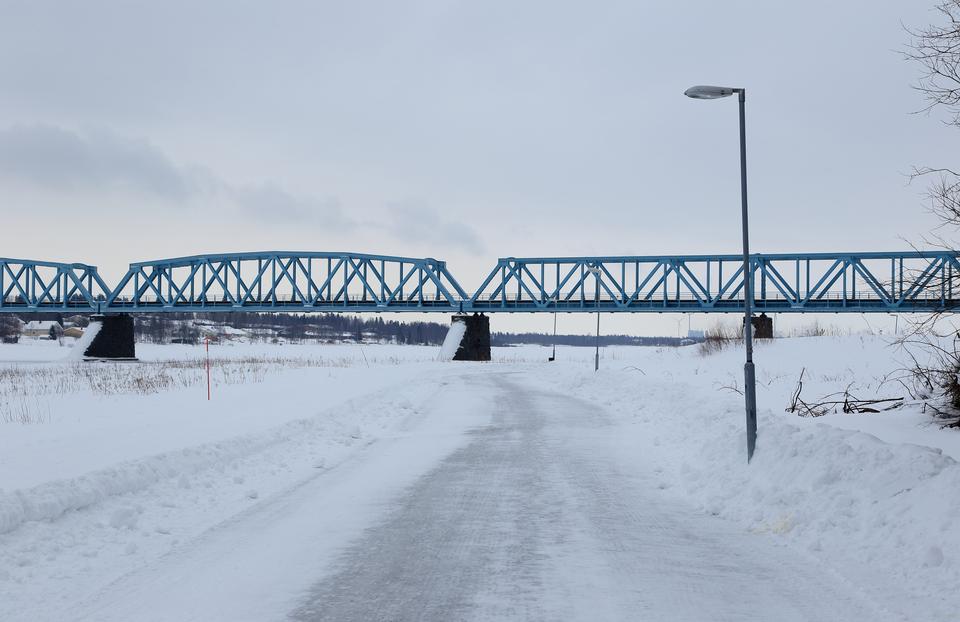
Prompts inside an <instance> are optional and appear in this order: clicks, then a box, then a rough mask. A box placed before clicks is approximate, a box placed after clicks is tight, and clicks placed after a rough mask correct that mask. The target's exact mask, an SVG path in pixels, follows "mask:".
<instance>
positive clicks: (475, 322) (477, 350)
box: [451, 313, 490, 361]
mask: <svg viewBox="0 0 960 622" xmlns="http://www.w3.org/2000/svg"><path fill="white" fill-rule="evenodd" d="M451 322H452V323H456V322H463V323H464V324H466V326H467V330H466V331H465V332H464V333H463V338H462V339H461V340H460V347H459V348H457V353H456V354H454V355H453V360H455V361H489V360H490V318H489V317H488V316H486V315H481V314H478V313H474V314H473V315H454V316H453V318H452V319H451Z"/></svg>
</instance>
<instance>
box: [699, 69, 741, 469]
mask: <svg viewBox="0 0 960 622" xmlns="http://www.w3.org/2000/svg"><path fill="white" fill-rule="evenodd" d="M734 93H736V94H737V96H738V99H739V100H740V202H741V206H742V209H741V212H742V213H741V216H742V220H743V225H742V228H743V307H744V309H743V340H744V343H745V345H746V350H747V361H746V363H745V364H744V366H743V395H744V400H745V401H746V407H747V462H748V463H749V462H750V459H751V458H753V450H754V449H755V448H756V445H757V380H756V375H755V372H754V368H753V323H752V321H751V319H752V317H751V316H752V310H751V308H750V307H751V305H752V304H753V287H752V282H753V275H752V274H751V273H750V235H749V233H748V227H747V224H748V222H747V130H746V112H745V103H746V99H747V91H746V89H742V88H731V87H726V86H692V87H690V88H688V89H687V90H686V91H684V93H683V94H684V95H686V96H687V97H692V98H693V99H719V98H721V97H729V96H731V95H733V94H734Z"/></svg>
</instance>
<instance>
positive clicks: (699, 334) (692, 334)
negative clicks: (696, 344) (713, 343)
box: [687, 329, 707, 341]
mask: <svg viewBox="0 0 960 622" xmlns="http://www.w3.org/2000/svg"><path fill="white" fill-rule="evenodd" d="M706 336H707V335H706V331H703V330H693V329H690V330H688V331H687V339H697V340H700V341H703V339H704V337H706Z"/></svg>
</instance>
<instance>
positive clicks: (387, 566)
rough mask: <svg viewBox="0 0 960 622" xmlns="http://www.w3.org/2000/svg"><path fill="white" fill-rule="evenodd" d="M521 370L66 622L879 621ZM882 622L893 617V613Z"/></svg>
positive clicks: (454, 401)
mask: <svg viewBox="0 0 960 622" xmlns="http://www.w3.org/2000/svg"><path fill="white" fill-rule="evenodd" d="M527 373H529V372H526V371H515V372H508V371H498V372H496V373H475V374H466V375H461V376H457V377H451V378H449V379H447V380H441V381H438V384H440V385H441V386H440V390H439V392H438V393H437V394H435V395H433V396H432V397H431V398H430V401H429V405H428V406H425V407H423V408H421V409H419V412H420V413H421V414H420V415H418V416H416V417H411V418H409V419H408V420H407V421H405V423H404V424H403V426H401V428H400V429H398V431H397V433H396V434H394V435H392V436H389V437H386V438H382V439H381V440H378V441H376V442H373V443H371V444H370V445H368V446H367V447H365V448H364V449H363V450H361V451H359V452H357V453H356V454H355V455H353V456H352V457H351V458H349V459H348V460H347V461H346V462H344V463H342V464H340V465H339V466H337V467H336V468H334V469H330V470H328V471H320V472H318V473H317V474H316V475H315V476H312V477H309V478H307V479H305V480H303V481H300V482H298V483H297V484H296V485H294V486H291V487H290V488H289V489H287V490H284V491H282V492H281V493H278V494H275V495H273V496H271V497H265V498H263V499H261V500H260V501H259V502H258V503H257V504H256V505H254V506H252V507H250V508H248V509H247V510H245V511H243V512H241V513H240V514H238V515H236V516H234V517H232V518H231V519H229V520H228V521H225V522H224V523H222V524H220V525H218V526H216V527H215V528H213V529H210V530H208V531H206V532H205V533H203V534H202V535H201V536H199V537H197V538H195V539H192V540H189V541H185V542H183V543H181V544H180V545H179V546H178V547H177V548H176V549H175V550H174V551H173V552H171V553H170V554H168V555H166V556H164V557H163V558H161V559H159V560H158V561H156V562H154V563H151V564H149V565H148V566H146V567H144V568H141V569H139V570H136V571H134V572H131V573H128V574H127V575H125V576H124V577H122V578H120V579H119V580H117V581H116V582H114V583H113V584H112V585H110V586H109V587H108V588H106V589H105V590H102V591H100V592H98V593H96V594H94V595H93V596H91V597H90V598H88V599H87V600H86V602H85V603H84V604H83V605H82V606H81V607H80V608H79V609H76V610H74V613H75V614H76V616H77V618H78V619H83V620H270V619H276V620H282V619H294V620H299V621H313V620H336V621H351V620H357V621H368V620H488V619H515V620H771V619H776V620H884V619H888V618H887V617H885V615H886V614H884V613H883V612H882V611H877V610H875V609H874V608H873V605H872V604H871V602H870V600H869V599H867V598H865V597H863V596H861V595H860V593H859V592H858V591H857V589H856V588H854V587H853V586H851V585H850V584H848V583H846V582H844V581H843V580H842V579H840V578H838V577H837V576H836V575H834V574H833V573H831V572H830V571H829V570H828V569H826V568H824V567H822V566H821V565H820V564H819V563H818V562H816V561H815V560H814V559H813V558H812V557H806V556H804V555H802V554H800V553H798V552H796V550H794V549H793V548H790V547H788V546H784V544H783V543H782V542H778V541H777V540H776V539H775V538H774V537H773V536H769V535H762V534H756V533H749V532H747V531H745V530H744V529H743V528H742V527H739V526H737V524H735V523H732V522H728V521H724V520H722V519H719V518H716V517H711V516H709V515H708V514H705V513H703V512H702V511H700V510H699V509H698V508H696V507H695V506H694V505H692V504H689V503H686V502H685V501H684V500H683V499H681V498H679V497H677V496H676V495H672V494H670V491H664V490H661V486H660V485H659V481H660V480H659V478H657V477H656V475H655V470H656V464H655V462H654V461H652V460H651V461H649V462H648V463H646V465H645V467H644V468H638V464H644V462H643V460H642V456H641V457H640V460H638V459H637V457H636V456H633V457H631V458H630V459H624V458H625V455H624V446H623V443H622V442H619V439H618V436H619V434H618V432H619V428H618V427H617V426H618V423H617V420H616V419H615V418H612V417H610V416H609V414H608V413H606V412H605V411H604V410H602V409H600V408H598V407H596V406H595V405H593V404H591V403H587V402H585V401H581V400H579V399H577V398H575V397H571V396H569V395H560V394H557V393H556V392H555V391H548V390H545V389H542V388H540V389H538V388H533V387H536V386H537V385H536V383H535V382H530V381H529V379H527V378H525V377H524V376H525V374H527ZM894 619H896V618H894Z"/></svg>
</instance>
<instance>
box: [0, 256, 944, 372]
mask: <svg viewBox="0 0 960 622" xmlns="http://www.w3.org/2000/svg"><path fill="white" fill-rule="evenodd" d="M957 274H960V254H958V253H954V252H950V251H904V252H866V253H795V254H794V253H778V254H759V253H758V254H754V255H751V257H750V267H749V274H748V275H747V276H748V278H750V279H752V281H751V282H752V284H753V288H752V291H753V294H754V300H753V302H752V304H753V308H754V309H756V310H757V312H761V313H851V312H853V313H932V312H948V311H953V310H954V309H956V308H957V305H958V302H960V295H958V292H955V291H954V289H955V286H954V277H955V275H957ZM743 286H744V268H743V257H742V256H741V255H656V256H597V257H527V258H517V257H506V258H501V259H500V260H498V261H497V263H496V265H495V266H494V267H493V269H491V270H490V272H489V273H488V275H487V277H486V278H485V279H484V280H483V281H482V282H481V284H480V286H479V287H478V288H476V289H475V290H469V291H468V290H465V289H464V288H463V287H462V286H461V285H460V283H459V282H458V281H457V279H456V278H454V276H453V274H452V273H451V272H450V270H449V269H448V267H447V264H446V262H443V261H438V260H436V259H432V258H412V257H393V256H386V255H367V254H358V253H326V252H261V253H231V254H215V255H196V256H191V257H179V258H175V259H161V260H156V261H145V262H138V263H133V264H130V266H129V268H128V269H127V271H126V273H125V274H124V275H123V277H122V278H121V279H120V280H119V281H118V282H117V283H116V284H115V285H110V284H108V283H107V282H106V281H105V280H104V279H103V278H102V277H101V275H100V274H99V272H98V270H97V268H96V267H95V266H91V265H88V264H83V263H58V262H50V261H34V260H27V259H8V258H0V313H18V312H19V313H27V312H38V311H39V312H59V313H92V314H99V315H102V316H103V320H101V322H102V328H101V330H102V331H103V328H109V330H105V331H103V332H104V335H102V336H100V335H98V337H97V340H99V341H100V342H104V341H110V340H112V341H116V342H121V343H122V344H125V345H122V347H120V348H119V350H118V349H117V348H116V347H109V348H107V349H106V350H103V348H100V351H105V352H112V353H116V352H117V351H121V352H122V353H123V356H122V357H125V356H126V355H128V354H129V355H130V356H132V353H133V338H132V320H131V319H130V314H136V313H164V312H200V313H226V312H229V313H236V312H296V313H308V312H326V313H330V312H339V313H342V312H355V313H371V312H372V313H378V312H416V313H455V314H471V313H472V314H478V313H479V314H487V313H554V312H564V313H600V312H603V313H608V312H609V313H742V312H743V309H744V299H743V292H744V287H743ZM482 326H483V327H484V328H483V330H485V331H486V332H487V333H489V328H488V327H489V325H488V324H486V323H484V324H482ZM111 327H112V328H111ZM118 335H120V336H119V337H118ZM101 345H102V344H101ZM91 348H93V349H92V350H90V351H89V352H92V351H96V350H97V348H94V347H93V346H91ZM107 356H109V357H113V355H112V354H108V355H107Z"/></svg>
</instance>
